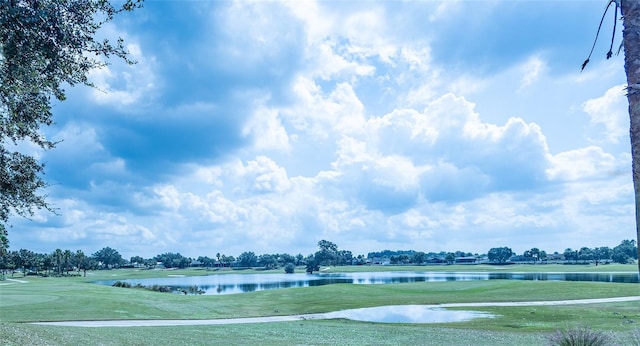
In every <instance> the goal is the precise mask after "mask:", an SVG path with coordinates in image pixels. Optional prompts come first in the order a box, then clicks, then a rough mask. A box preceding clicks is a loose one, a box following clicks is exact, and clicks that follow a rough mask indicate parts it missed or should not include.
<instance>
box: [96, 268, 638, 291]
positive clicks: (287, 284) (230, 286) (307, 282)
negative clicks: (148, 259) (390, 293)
mask: <svg viewBox="0 0 640 346" xmlns="http://www.w3.org/2000/svg"><path fill="white" fill-rule="evenodd" d="M477 280H529V281H543V280H547V281H598V282H621V283H637V282H638V274H637V273H503V272H500V273H461V272H456V273H447V272H363V273H320V274H313V275H309V274H218V275H209V276H192V277H168V278H155V279H135V280H123V281H126V282H128V283H130V284H131V285H132V286H135V285H138V284H140V285H144V286H153V285H160V286H168V287H171V288H172V289H173V290H175V291H178V290H184V289H189V288H191V287H194V286H196V287H197V288H198V289H199V290H202V291H204V294H210V295H216V294H235V293H245V292H255V291H263V290H274V289H282V288H293V287H310V286H321V285H331V284H345V283H347V284H356V285H377V284H394V283H410V282H439V281H477ZM114 282H115V280H110V281H98V282H97V283H99V284H104V285H112V284H113V283H114Z"/></svg>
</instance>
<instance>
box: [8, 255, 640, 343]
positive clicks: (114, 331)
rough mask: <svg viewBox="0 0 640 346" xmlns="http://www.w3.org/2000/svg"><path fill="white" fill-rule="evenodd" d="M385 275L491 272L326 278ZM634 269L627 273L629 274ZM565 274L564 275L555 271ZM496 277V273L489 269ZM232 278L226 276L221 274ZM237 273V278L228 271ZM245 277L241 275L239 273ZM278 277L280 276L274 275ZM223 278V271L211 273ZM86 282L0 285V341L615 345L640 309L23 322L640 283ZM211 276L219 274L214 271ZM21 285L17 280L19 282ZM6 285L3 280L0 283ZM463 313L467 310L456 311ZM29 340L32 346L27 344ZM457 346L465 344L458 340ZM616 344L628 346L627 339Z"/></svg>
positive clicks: (515, 296)
mask: <svg viewBox="0 0 640 346" xmlns="http://www.w3.org/2000/svg"><path fill="white" fill-rule="evenodd" d="M603 267H607V269H609V271H632V266H619V265H609V266H598V268H596V267H595V266H591V267H589V266H562V265H559V266H555V265H548V266H540V265H536V266H533V265H532V266H517V267H514V266H510V267H509V268H508V269H507V271H518V272H533V271H540V272H556V271H596V270H597V271H601V269H600V268H603ZM377 268H384V269H386V270H390V269H391V270H418V271H434V270H433V269H435V268H442V269H443V270H444V269H446V271H472V270H478V271H495V270H496V268H495V267H493V266H457V267H456V266H447V267H446V268H445V267H433V268H432V267H422V266H421V267H402V268H400V267H391V268H389V267H340V268H331V269H329V270H331V271H347V270H349V271H356V270H359V271H363V270H362V269H365V270H364V271H366V270H372V269H377ZM634 268H635V267H634ZM561 269H564V270H561ZM498 270H500V269H498ZM228 272H231V271H228ZM233 272H234V273H237V271H233ZM247 272H248V271H247ZM277 272H281V271H277ZM219 273H220V274H222V273H224V272H223V271H221V272H219ZM90 274H91V275H88V277H87V278H82V277H73V278H36V277H27V278H25V279H24V280H25V281H28V283H12V284H8V285H1V286H0V311H1V313H0V321H1V323H0V335H2V336H1V338H2V341H1V342H0V343H2V344H15V345H19V344H42V345H45V344H86V345H93V344H140V345H146V344H155V345H164V344H175V343H181V344H185V343H186V344H194V345H195V344H211V343H215V341H212V340H218V339H219V340H224V342H225V343H226V344H246V343H249V342H256V343H259V344H276V343H278V344H282V343H286V344H336V340H339V341H340V342H339V343H340V344H354V345H356V344H358V345H360V344H401V343H404V344H418V343H419V344H433V345H436V344H448V345H464V344H470V342H469V340H473V342H472V343H473V344H492V345H500V344H511V345H514V344H515V345H518V344H544V336H545V335H546V334H548V333H551V332H552V331H554V330H556V329H558V328H569V327H574V326H579V325H589V326H591V327H592V328H594V329H597V330H605V331H608V332H611V333H614V334H615V335H616V338H618V339H621V340H622V339H624V338H629V337H630V335H631V333H632V332H633V331H634V330H635V329H636V328H638V327H640V303H639V302H631V303H608V304H593V305H575V306H557V307H549V306H547V307H485V308H474V309H475V310H479V311H487V312H490V313H492V314H495V315H496V316H497V317H496V318H493V319H481V320H475V321H469V322H462V323H449V324H436V325H407V324H374V323H364V322H352V321H300V322H288V323H268V324H251V325H227V326H181V327H144V328H98V329H93V328H65V327H52V326H38V325H29V324H23V323H22V322H31V321H61V320H96V319H97V320H110V319H212V318H232V317H255V316H271V315H289V314H305V313H317V312H328V311H336V310H341V309H349V308H359V307H369V306H380V305H396V304H397V305H401V304H439V303H456V302H458V303H464V302H490V301H530V300H562V299H584V298H603V297H614V296H634V295H640V285H637V284H612V283H591V282H549V281H507V280H495V281H464V282H459V281H454V282H431V283H425V282H418V283H406V284H388V285H350V284H341V285H328V286H320V287H307V288H292V289H282V290H273V291H261V292H253V293H244V294H237V295H223V296H185V295H177V294H167V293H157V292H151V291H146V290H140V289H124V288H116V287H109V286H101V285H97V284H93V283H91V282H89V281H91V280H97V279H126V278H138V277H161V276H168V275H207V274H212V273H211V272H207V271H205V270H193V269H192V270H185V271H155V272H154V271H140V270H113V271H99V272H94V273H90ZM216 274H218V273H216ZM18 279H21V280H22V278H18ZM4 283H7V282H4ZM465 310H469V308H465ZM31 341H32V342H31ZM465 341H466V342H465ZM621 344H628V343H627V342H625V343H621Z"/></svg>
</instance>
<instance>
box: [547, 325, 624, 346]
mask: <svg viewBox="0 0 640 346" xmlns="http://www.w3.org/2000/svg"><path fill="white" fill-rule="evenodd" d="M611 342H612V340H611V337H609V336H608V335H607V334H605V333H603V332H598V331H593V330H591V329H590V328H589V327H587V326H584V327H580V328H577V329H569V330H565V331H560V330H558V331H556V332H555V333H554V334H553V335H551V336H550V337H549V344H550V345H552V346H605V345H611Z"/></svg>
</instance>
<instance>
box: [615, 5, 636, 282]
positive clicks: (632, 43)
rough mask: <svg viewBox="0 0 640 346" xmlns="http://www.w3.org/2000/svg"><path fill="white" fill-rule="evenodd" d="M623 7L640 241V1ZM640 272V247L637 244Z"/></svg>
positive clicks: (626, 70) (623, 42)
mask: <svg viewBox="0 0 640 346" xmlns="http://www.w3.org/2000/svg"><path fill="white" fill-rule="evenodd" d="M620 2H621V6H622V20H623V24H624V30H622V44H623V45H624V69H625V72H626V74H627V100H628V101H629V119H630V121H631V126H630V128H631V129H630V131H629V133H630V136H631V157H632V163H631V166H632V172H633V187H634V195H635V202H636V237H637V240H638V243H640V45H639V44H638V42H640V0H623V1H620ZM638 273H640V246H638Z"/></svg>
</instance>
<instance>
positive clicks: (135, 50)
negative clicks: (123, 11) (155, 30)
mask: <svg viewBox="0 0 640 346" xmlns="http://www.w3.org/2000/svg"><path fill="white" fill-rule="evenodd" d="M114 34H115V33H114ZM127 50H128V51H129V53H130V58H131V59H132V60H134V61H136V64H134V65H128V64H126V63H125V62H122V61H115V62H112V63H111V64H110V65H108V66H105V67H102V68H99V69H93V70H91V71H90V72H89V74H88V78H89V81H90V82H91V83H93V84H94V86H95V88H93V89H91V93H90V96H91V98H92V99H93V100H94V101H95V102H96V103H98V104H100V105H110V106H115V107H119V108H124V107H130V106H131V105H133V104H134V103H139V102H142V101H144V100H145V99H146V100H149V99H152V98H153V91H154V90H155V89H156V88H157V81H156V75H155V71H154V65H155V58H153V57H148V56H145V55H144V54H143V53H142V49H141V48H140V46H139V45H138V44H134V43H132V44H129V45H128V46H127ZM112 61H113V60H112Z"/></svg>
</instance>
